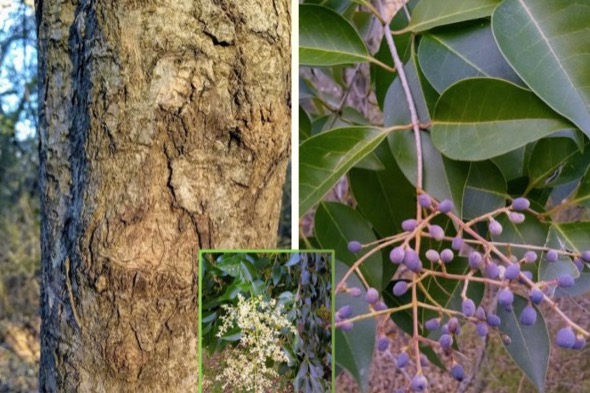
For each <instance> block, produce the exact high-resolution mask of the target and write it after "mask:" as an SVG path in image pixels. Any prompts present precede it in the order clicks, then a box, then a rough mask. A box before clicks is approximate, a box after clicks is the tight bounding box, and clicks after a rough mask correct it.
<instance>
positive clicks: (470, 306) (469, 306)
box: [461, 298, 475, 317]
mask: <svg viewBox="0 0 590 393" xmlns="http://www.w3.org/2000/svg"><path fill="white" fill-rule="evenodd" d="M461 310H462V311H463V314H465V316H466V317H471V316H473V314H475V303H474V302H473V300H471V299H469V298H465V299H463V303H461Z"/></svg>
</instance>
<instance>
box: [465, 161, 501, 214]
mask: <svg viewBox="0 0 590 393" xmlns="http://www.w3.org/2000/svg"><path fill="white" fill-rule="evenodd" d="M505 205H506V180H504V176H502V172H500V170H499V169H498V167H497V166H496V165H494V163H492V162H491V161H482V162H474V163H471V165H470V166H469V174H468V176H467V182H466V183H465V193H464V195H463V218H464V219H468V220H469V219H472V218H475V217H477V216H480V215H482V214H485V213H488V212H491V211H492V210H495V209H498V208H500V207H503V206H505Z"/></svg>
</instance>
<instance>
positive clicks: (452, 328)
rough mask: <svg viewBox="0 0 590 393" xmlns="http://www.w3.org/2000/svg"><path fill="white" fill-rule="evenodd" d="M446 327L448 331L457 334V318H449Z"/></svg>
mask: <svg viewBox="0 0 590 393" xmlns="http://www.w3.org/2000/svg"><path fill="white" fill-rule="evenodd" d="M447 327H448V329H449V332H450V333H453V334H457V331H458V330H459V320H458V319H457V318H456V317H451V318H449V321H448V322H447Z"/></svg>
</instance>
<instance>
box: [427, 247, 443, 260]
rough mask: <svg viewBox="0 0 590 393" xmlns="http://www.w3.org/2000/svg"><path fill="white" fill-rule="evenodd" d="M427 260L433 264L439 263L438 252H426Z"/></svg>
mask: <svg viewBox="0 0 590 393" xmlns="http://www.w3.org/2000/svg"><path fill="white" fill-rule="evenodd" d="M426 259H428V260H429V261H430V262H432V263H435V262H438V260H439V259H440V255H439V254H438V252H437V251H436V250H428V251H426Z"/></svg>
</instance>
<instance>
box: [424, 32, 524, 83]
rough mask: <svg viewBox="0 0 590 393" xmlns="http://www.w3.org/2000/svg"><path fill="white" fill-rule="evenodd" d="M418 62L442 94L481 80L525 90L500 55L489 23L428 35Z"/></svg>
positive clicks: (425, 37)
mask: <svg viewBox="0 0 590 393" xmlns="http://www.w3.org/2000/svg"><path fill="white" fill-rule="evenodd" d="M418 59H419V61H420V67H421V68H422V71H423V72H424V75H425V76H426V78H427V79H428V81H429V82H430V83H431V84H432V86H433V87H434V88H435V89H436V90H437V91H438V92H439V93H442V92H443V91H444V90H446V89H447V88H448V87H449V86H451V85H452V84H453V83H455V82H458V81H460V80H462V79H466V78H469V77H478V76H488V77H496V78H500V79H505V80H508V81H511V82H513V83H516V84H520V85H523V86H524V84H523V82H522V81H521V80H520V78H519V77H518V75H516V73H515V72H514V71H513V70H512V68H511V67H510V65H509V64H508V63H507V62H506V60H505V59H504V57H503V56H502V54H501V53H500V50H499V49H498V46H497V45H496V41H494V36H493V35H492V29H491V26H490V23H489V22H487V21H483V22H482V21H478V22H476V23H470V24H468V25H466V26H461V27H460V28H458V27H455V26H453V27H452V28H448V29H444V30H439V31H437V32H436V33H432V34H426V35H425V36H424V37H423V38H422V40H421V41H420V47H419V49H418Z"/></svg>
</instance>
